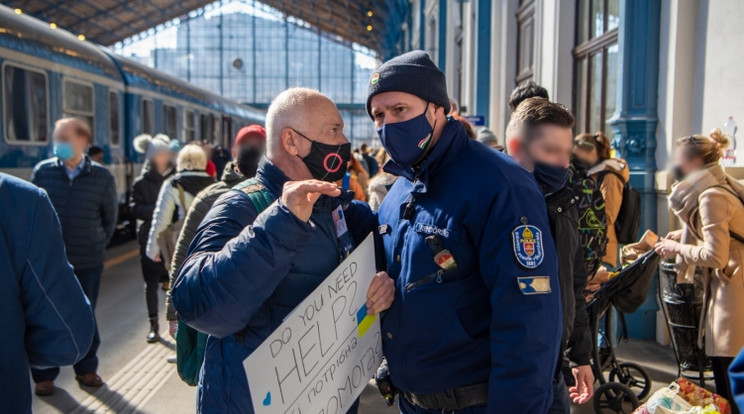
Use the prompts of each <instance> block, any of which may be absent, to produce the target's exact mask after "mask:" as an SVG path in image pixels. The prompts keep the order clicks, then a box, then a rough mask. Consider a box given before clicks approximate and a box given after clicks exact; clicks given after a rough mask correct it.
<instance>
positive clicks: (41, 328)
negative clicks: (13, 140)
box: [0, 173, 95, 413]
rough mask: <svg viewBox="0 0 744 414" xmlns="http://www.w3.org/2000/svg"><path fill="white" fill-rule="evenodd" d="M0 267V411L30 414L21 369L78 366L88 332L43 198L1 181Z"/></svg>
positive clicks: (86, 315)
mask: <svg viewBox="0 0 744 414" xmlns="http://www.w3.org/2000/svg"><path fill="white" fill-rule="evenodd" d="M0 263H2V266H3V271H2V272H0V326H2V329H0V373H2V375H0V411H2V412H3V413H30V412H31V385H30V383H31V379H30V378H29V365H31V366H33V367H36V368H48V367H58V366H61V365H72V364H74V363H76V362H78V361H79V360H80V359H81V358H83V356H85V354H86V353H87V352H88V349H89V348H90V343H91V341H92V340H93V328H94V326H95V325H94V322H93V312H92V311H91V309H90V304H89V303H88V299H87V298H86V297H85V294H83V290H82V289H81V288H80V284H79V283H78V281H77V278H75V275H74V274H73V272H72V267H71V266H70V264H69V263H68V262H67V258H66V257H65V246H64V245H63V243H62V233H61V232H60V227H59V220H57V214H55V212H54V208H52V203H51V202H49V197H47V194H46V193H45V192H44V190H41V189H39V188H38V187H36V186H33V185H31V184H29V183H27V182H25V181H22V180H19V179H17V178H15V177H11V176H9V175H6V174H2V173H0Z"/></svg>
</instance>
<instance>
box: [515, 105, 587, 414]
mask: <svg viewBox="0 0 744 414" xmlns="http://www.w3.org/2000/svg"><path fill="white" fill-rule="evenodd" d="M573 125H574V117H573V115H572V114H571V113H570V112H569V111H568V110H567V109H566V108H565V107H564V106H563V105H561V104H558V103H553V102H550V101H548V100H547V99H545V98H528V99H526V100H524V101H523V102H522V103H520V104H519V106H517V108H516V110H515V111H514V112H513V113H512V116H511V120H510V121H509V125H508V126H507V130H506V131H507V140H508V141H507V142H508V144H509V155H511V156H512V157H514V159H516V160H517V162H519V164H520V165H522V166H523V167H524V168H526V169H528V170H530V171H532V173H533V175H534V176H535V179H536V180H537V183H538V184H539V185H540V188H541V189H542V190H543V193H544V194H545V202H546V203H547V206H548V219H549V221H550V229H551V233H552V235H553V239H554V240H555V246H556V251H557V253H558V275H559V277H560V280H561V297H562V303H563V343H562V348H561V352H560V353H559V355H558V363H557V365H556V375H555V378H554V380H553V384H554V387H553V405H552V406H551V408H550V410H549V411H548V413H549V414H569V413H570V412H571V400H573V402H575V403H578V404H583V403H586V402H587V401H589V400H590V399H591V397H592V395H593V392H594V390H593V388H594V374H593V373H592V367H591V360H590V358H591V352H592V339H591V335H590V332H589V315H588V314H587V311H586V305H585V303H586V302H585V301H584V289H585V288H586V267H585V266H584V250H583V246H582V245H581V243H580V241H579V229H578V227H577V225H576V224H577V223H578V220H579V211H578V208H577V204H576V198H575V195H574V192H573V189H571V188H570V187H568V186H567V184H568V174H569V170H568V167H569V165H570V162H571V150H572V147H573V142H572V141H573V136H572V128H573ZM564 350H568V352H567V356H568V359H569V360H570V361H571V362H572V363H573V364H574V365H575V366H574V367H573V368H572V369H571V371H572V373H573V376H574V379H575V383H576V385H575V386H574V387H572V388H571V389H570V390H568V391H570V393H571V394H570V395H569V393H568V392H567V390H566V383H565V381H564V379H563V375H562V368H563V360H564V355H563V351H564Z"/></svg>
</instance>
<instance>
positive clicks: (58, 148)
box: [54, 142, 75, 161]
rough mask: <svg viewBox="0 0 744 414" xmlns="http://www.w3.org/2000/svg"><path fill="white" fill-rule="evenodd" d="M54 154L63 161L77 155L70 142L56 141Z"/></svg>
mask: <svg viewBox="0 0 744 414" xmlns="http://www.w3.org/2000/svg"><path fill="white" fill-rule="evenodd" d="M54 156H55V157H57V158H59V159H60V160H62V161H67V160H69V159H71V158H72V157H74V156H75V150H73V149H72V145H71V144H70V143H69V142H55V143H54Z"/></svg>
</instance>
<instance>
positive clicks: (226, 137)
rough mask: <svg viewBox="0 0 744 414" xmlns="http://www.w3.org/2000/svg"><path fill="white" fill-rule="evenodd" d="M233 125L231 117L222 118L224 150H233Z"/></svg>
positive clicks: (222, 143)
mask: <svg viewBox="0 0 744 414" xmlns="http://www.w3.org/2000/svg"><path fill="white" fill-rule="evenodd" d="M233 135H234V134H233V123H232V118H230V117H229V116H222V140H221V142H220V144H221V145H222V148H231V147H232V142H231V141H232V137H233Z"/></svg>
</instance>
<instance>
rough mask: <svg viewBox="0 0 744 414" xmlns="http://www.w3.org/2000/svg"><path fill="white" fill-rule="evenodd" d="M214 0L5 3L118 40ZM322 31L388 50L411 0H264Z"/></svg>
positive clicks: (103, 39)
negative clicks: (408, 0) (408, 1)
mask: <svg viewBox="0 0 744 414" xmlns="http://www.w3.org/2000/svg"><path fill="white" fill-rule="evenodd" d="M214 2H215V1H214V0H9V1H6V2H5V5H6V6H8V7H10V8H14V9H20V10H21V11H22V12H23V13H26V14H28V15H31V16H33V17H36V18H37V19H40V20H43V21H46V22H48V23H50V24H52V23H54V24H55V25H57V27H60V28H62V29H65V30H68V31H70V32H72V33H74V34H82V35H84V36H85V38H86V40H89V41H92V42H95V43H99V44H102V45H104V46H110V45H113V44H114V43H116V42H119V41H122V40H124V39H127V38H129V37H132V36H134V35H136V34H138V33H142V32H144V31H147V30H148V29H150V28H154V27H157V26H159V25H161V24H164V23H167V22H170V21H172V20H173V19H176V18H179V17H180V18H186V17H187V16H188V14H189V13H190V12H192V11H194V10H197V9H199V8H201V7H204V6H206V5H208V4H211V3H214ZM260 2H261V3H264V4H267V5H269V6H271V7H274V8H275V9H277V10H279V11H280V12H282V13H284V14H286V15H289V16H293V17H295V18H298V19H300V20H303V21H305V22H307V23H308V24H310V25H312V26H314V27H317V28H318V29H320V30H321V31H324V32H326V33H330V34H333V35H336V36H339V37H341V38H343V39H346V40H348V41H351V42H355V43H358V44H360V45H362V46H365V47H368V48H369V49H371V50H374V51H377V52H378V53H381V54H383V55H384V54H387V53H389V52H390V49H391V48H393V47H394V45H395V44H396V43H397V41H398V34H399V32H400V27H401V25H402V23H403V22H404V21H405V15H406V10H407V7H408V6H407V1H406V0H388V1H380V0H260Z"/></svg>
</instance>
